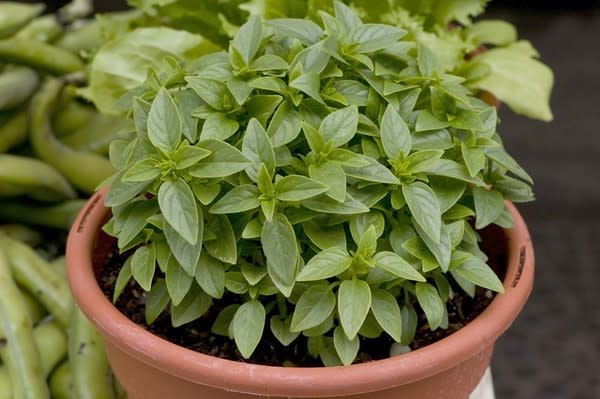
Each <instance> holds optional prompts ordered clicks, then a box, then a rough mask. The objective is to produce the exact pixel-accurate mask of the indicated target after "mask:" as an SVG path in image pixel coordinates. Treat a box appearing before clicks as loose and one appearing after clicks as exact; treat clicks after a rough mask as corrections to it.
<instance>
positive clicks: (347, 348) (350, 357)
mask: <svg viewBox="0 0 600 399" xmlns="http://www.w3.org/2000/svg"><path fill="white" fill-rule="evenodd" d="M333 344H334V345H335V350H336V352H337V354H338V356H339V357H340V360H341V361H342V363H343V364H344V366H349V365H351V364H352V362H354V359H356V355H357V354H358V349H359V348H360V339H359V338H358V337H357V336H356V337H354V339H352V340H350V339H348V337H347V336H346V334H344V329H343V328H342V327H340V326H338V327H336V329H335V331H334V332H333Z"/></svg>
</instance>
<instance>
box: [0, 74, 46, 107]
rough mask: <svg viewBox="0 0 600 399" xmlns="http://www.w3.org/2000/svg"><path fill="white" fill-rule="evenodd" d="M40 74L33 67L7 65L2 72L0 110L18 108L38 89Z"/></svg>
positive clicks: (0, 79) (0, 77)
mask: <svg viewBox="0 0 600 399" xmlns="http://www.w3.org/2000/svg"><path fill="white" fill-rule="evenodd" d="M39 83H40V78H39V76H38V74H37V73H36V72H35V71H34V70H33V69H31V68H27V67H22V66H15V67H12V66H11V67H7V68H5V70H4V71H3V72H2V73H1V74H0V111H6V110H9V109H14V108H17V107H18V106H20V105H22V104H23V103H24V102H25V101H27V99H28V98H29V97H31V95H32V94H33V93H34V92H35V89H37V87H38V84H39Z"/></svg>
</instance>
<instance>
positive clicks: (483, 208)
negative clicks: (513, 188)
mask: <svg viewBox="0 0 600 399" xmlns="http://www.w3.org/2000/svg"><path fill="white" fill-rule="evenodd" d="M473 200H474V202H475V213H476V214H477V218H476V221H475V227H476V228H477V229H482V228H484V227H485V226H487V225H489V224H490V223H493V222H494V220H496V219H498V217H500V215H501V214H502V212H503V211H504V198H503V197H502V194H500V193H499V192H498V191H496V190H486V189H485V188H480V187H473Z"/></svg>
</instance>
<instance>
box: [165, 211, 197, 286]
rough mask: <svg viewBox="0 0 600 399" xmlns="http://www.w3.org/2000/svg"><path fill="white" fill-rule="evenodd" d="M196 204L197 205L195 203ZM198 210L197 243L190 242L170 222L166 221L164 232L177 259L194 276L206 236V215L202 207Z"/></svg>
mask: <svg viewBox="0 0 600 399" xmlns="http://www.w3.org/2000/svg"><path fill="white" fill-rule="evenodd" d="M194 206H195V205H194ZM197 211H198V226H197V229H198V230H197V233H198V240H197V241H196V243H195V244H190V243H189V242H188V241H187V240H186V239H185V238H183V236H181V234H179V233H178V232H177V231H176V230H175V229H174V228H173V227H172V226H171V225H170V224H169V223H164V225H163V232H164V233H165V237H166V239H167V243H168V244H169V248H170V250H171V252H172V254H173V256H175V259H176V260H177V262H179V264H180V265H181V267H182V268H183V269H184V270H185V271H186V272H187V273H188V274H189V275H190V276H193V275H194V273H195V271H196V268H197V266H198V260H199V259H200V253H201V252H202V243H203V237H204V217H203V214H202V208H200V207H197Z"/></svg>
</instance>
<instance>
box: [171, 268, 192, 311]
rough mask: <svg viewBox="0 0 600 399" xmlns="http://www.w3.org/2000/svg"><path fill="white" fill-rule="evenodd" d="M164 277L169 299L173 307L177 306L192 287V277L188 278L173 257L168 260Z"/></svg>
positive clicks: (186, 273)
mask: <svg viewBox="0 0 600 399" xmlns="http://www.w3.org/2000/svg"><path fill="white" fill-rule="evenodd" d="M165 275H166V277H165V281H166V283H167V291H168V293H169V297H170V298H171V301H172V302H173V305H174V306H178V305H179V304H180V303H181V301H183V298H185V296H186V294H187V293H188V292H189V290H190V288H191V287H192V282H193V281H194V277H193V276H190V275H189V274H188V272H187V271H186V270H184V269H183V267H181V265H180V264H179V263H178V262H177V260H176V259H175V258H174V257H170V258H169V261H168V262H167V269H166V271H165ZM165 306H166V305H165Z"/></svg>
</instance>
